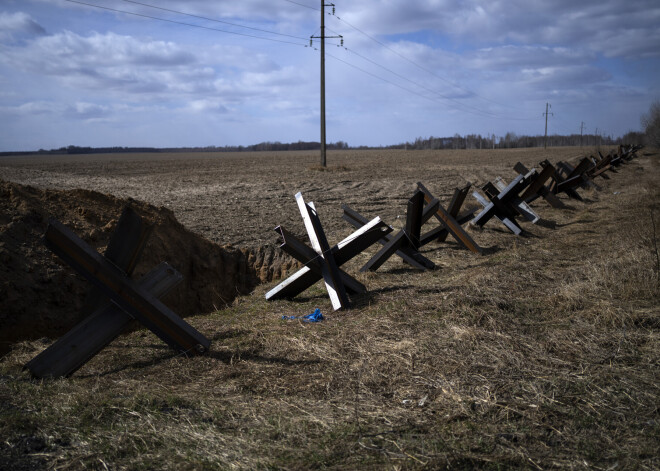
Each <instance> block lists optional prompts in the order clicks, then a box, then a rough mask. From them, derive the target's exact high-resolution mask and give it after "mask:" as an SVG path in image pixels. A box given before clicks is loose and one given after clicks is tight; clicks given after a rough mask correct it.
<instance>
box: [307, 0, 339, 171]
mask: <svg viewBox="0 0 660 471" xmlns="http://www.w3.org/2000/svg"><path fill="white" fill-rule="evenodd" d="M325 7H332V14H333V15H334V14H335V4H334V3H325V1H324V0H321V35H320V36H310V39H309V42H310V45H311V43H312V40H313V39H320V40H321V166H322V167H325V164H326V159H325V38H341V44H342V46H343V45H344V38H343V37H342V36H341V35H339V36H326V35H325Z"/></svg>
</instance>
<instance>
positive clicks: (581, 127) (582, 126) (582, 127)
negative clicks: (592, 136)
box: [580, 121, 584, 147]
mask: <svg viewBox="0 0 660 471" xmlns="http://www.w3.org/2000/svg"><path fill="white" fill-rule="evenodd" d="M582 131H584V121H582V122H581V123H580V147H582Z"/></svg>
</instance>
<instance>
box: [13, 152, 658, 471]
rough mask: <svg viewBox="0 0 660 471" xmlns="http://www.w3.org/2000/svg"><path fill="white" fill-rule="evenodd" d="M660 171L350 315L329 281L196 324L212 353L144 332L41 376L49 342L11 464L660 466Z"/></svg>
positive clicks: (626, 172)
mask: <svg viewBox="0 0 660 471" xmlns="http://www.w3.org/2000/svg"><path fill="white" fill-rule="evenodd" d="M658 176H659V172H658V154H654V155H647V156H642V157H640V159H637V160H635V161H634V162H632V163H631V164H629V165H627V166H625V167H624V168H623V169H622V170H621V171H620V172H619V173H617V174H616V175H613V178H612V179H611V180H609V181H601V182H599V183H600V184H602V186H603V189H602V191H600V192H596V191H592V192H586V193H585V192H583V194H585V195H586V197H587V201H586V202H584V203H580V202H571V203H570V204H571V206H572V209H570V210H565V211H558V210H553V209H551V208H549V206H547V205H546V204H545V203H544V202H537V203H535V207H536V208H537V209H538V210H539V212H540V213H542V215H543V217H544V218H545V219H546V220H549V221H553V222H554V223H555V228H554V229H553V228H551V227H550V226H551V225H549V224H548V225H547V226H548V227H544V226H531V225H529V224H525V226H524V227H525V229H527V230H528V235H527V236H526V237H521V238H515V237H513V236H511V235H510V234H507V233H505V232H503V231H501V230H499V228H498V226H497V225H496V224H495V223H494V222H491V223H489V224H487V225H486V228H485V229H484V230H482V231H478V232H474V237H475V239H476V240H477V241H478V242H479V243H480V244H481V245H483V246H485V247H488V248H489V250H488V255H486V256H483V257H477V256H475V255H473V254H471V253H469V252H467V251H463V250H457V249H456V247H455V246H454V245H453V244H444V245H440V246H432V247H429V248H428V250H427V251H426V255H427V256H429V257H430V258H432V259H433V260H434V261H435V262H436V263H437V264H438V265H439V266H440V268H439V269H438V270H435V271H433V272H427V273H419V272H416V271H413V270H409V269H407V268H406V267H405V266H404V265H403V264H402V263H400V262H398V261H395V260H392V261H389V262H388V263H387V264H386V265H384V266H383V267H382V268H381V270H379V272H378V273H375V274H360V275H359V276H358V278H359V279H360V280H361V281H363V282H364V283H366V284H367V286H368V287H369V293H368V294H366V295H364V296H362V297H359V298H357V299H355V304H356V307H355V308H354V309H351V310H349V311H346V312H339V313H332V312H329V302H328V300H327V297H326V296H325V291H324V288H323V287H322V285H321V284H319V285H316V286H315V287H313V288H312V289H310V290H308V291H306V292H305V293H303V295H301V296H299V297H298V298H296V299H294V300H291V301H277V302H273V303H268V302H266V301H265V300H264V293H265V292H266V290H267V289H268V288H270V286H268V287H267V286H263V287H260V288H258V289H257V290H256V291H255V293H253V294H252V295H251V296H247V297H242V298H239V299H238V300H237V301H236V302H235V303H234V305H233V306H232V307H231V308H229V309H226V310H224V311H218V312H216V313H213V314H210V315H206V316H198V317H195V318H192V319H191V323H193V324H194V325H195V326H196V327H197V328H198V329H200V330H201V331H202V332H204V333H205V334H206V335H208V336H210V337H211V338H212V339H213V344H212V348H211V351H210V352H209V354H208V355H206V356H203V357H195V358H185V357H182V356H180V355H177V354H175V353H174V352H172V351H170V350H168V349H167V348H165V347H164V346H163V345H162V344H161V343H160V342H159V341H158V340H157V339H156V338H155V337H154V336H153V335H152V334H150V333H148V332H144V331H138V332H134V333H131V334H129V335H127V336H124V337H122V338H120V339H118V340H117V341H115V342H114V343H113V344H111V346H110V347H109V348H107V349H106V350H104V351H103V352H102V353H101V354H99V355H98V356H97V357H95V358H94V359H93V360H92V361H90V362H89V363H88V364H87V365H86V366H85V367H84V368H83V369H81V370H80V371H79V372H77V373H76V374H75V375H74V376H73V377H71V378H69V379H64V380H57V381H36V380H33V379H31V378H30V377H29V375H28V374H27V373H26V372H25V371H23V370H22V365H23V364H25V362H27V361H28V360H29V359H30V358H32V357H33V356H34V355H35V354H36V353H38V352H39V351H40V350H42V349H43V348H44V347H45V346H46V345H47V344H48V342H47V341H43V342H41V341H37V342H25V343H22V344H20V345H18V346H17V347H16V348H15V349H14V350H13V351H12V352H11V353H10V354H9V355H8V356H6V357H5V358H3V359H2V361H0V404H1V405H0V418H1V419H0V420H1V422H0V434H2V436H3V440H2V443H1V444H0V469H4V468H7V469H9V468H11V469H40V468H45V467H50V468H52V469H85V468H92V469H106V468H107V469H156V468H160V469H218V468H219V469H357V468H360V469H438V468H452V469H455V468H458V469H473V468H485V469H509V468H524V469H549V468H559V469H586V468H588V469H658V467H660V454H659V445H658V436H660V411H659V409H658V404H660V375H659V371H660V370H659V367H660V335H659V334H660V312H659V308H658V305H659V303H658V301H659V299H660V288H659V286H660V285H659V280H660V278H659V275H660V274H659V273H658V265H657V258H656V257H657V244H658V236H659V235H660V234H658V230H659V228H658V221H659V220H660V211H659V209H660V208H659V207H658V204H659V201H660V198H659V196H660V191H659V189H658V186H657V181H658ZM651 215H653V219H652V217H651ZM653 221H655V228H654V225H653ZM366 257H367V255H366V254H362V255H361V256H360V257H359V259H358V260H356V261H354V262H353V263H352V264H351V265H350V266H349V268H350V271H351V272H352V273H355V272H356V271H357V270H356V268H357V267H358V266H359V264H360V262H362V263H363V262H364V261H365V260H366ZM316 307H321V308H322V310H323V312H324V314H325V315H326V317H327V320H326V321H324V322H322V323H319V324H305V323H301V322H298V321H283V320H281V316H282V315H283V314H286V315H301V314H306V313H309V312H311V311H312V310H313V309H314V308H316Z"/></svg>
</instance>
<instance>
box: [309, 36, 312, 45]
mask: <svg viewBox="0 0 660 471" xmlns="http://www.w3.org/2000/svg"><path fill="white" fill-rule="evenodd" d="M309 47H312V38H309Z"/></svg>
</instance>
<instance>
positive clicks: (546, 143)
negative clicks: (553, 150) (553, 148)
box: [543, 103, 555, 149]
mask: <svg viewBox="0 0 660 471" xmlns="http://www.w3.org/2000/svg"><path fill="white" fill-rule="evenodd" d="M549 108H552V106H550V103H546V104H545V113H543V114H544V115H545V139H544V140H543V148H544V149H547V148H548V109H549ZM550 114H551V115H552V116H554V115H555V114H554V113H550Z"/></svg>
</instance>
